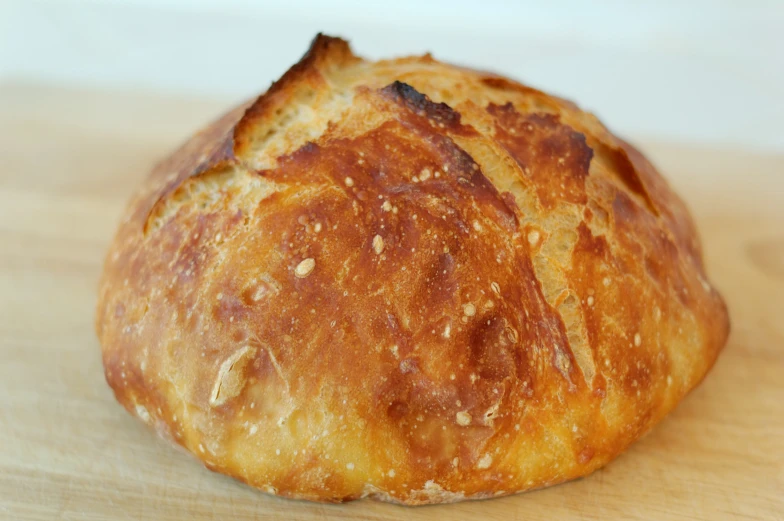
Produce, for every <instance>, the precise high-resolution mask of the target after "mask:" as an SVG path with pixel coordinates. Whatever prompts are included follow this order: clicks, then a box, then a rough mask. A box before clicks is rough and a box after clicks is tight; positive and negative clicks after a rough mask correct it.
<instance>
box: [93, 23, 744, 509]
mask: <svg viewBox="0 0 784 521" xmlns="http://www.w3.org/2000/svg"><path fill="white" fill-rule="evenodd" d="M99 292H100V294H99V302H98V311H97V320H96V325H97V332H98V337H99V339H100V342H101V345H102V352H103V361H104V365H105V370H106V379H107V381H108V383H109V385H110V386H111V387H112V389H113V390H114V392H115V395H116V397H117V399H118V400H119V402H120V403H122V405H123V406H125V408H126V409H128V410H129V411H130V412H131V413H133V414H135V415H136V416H138V417H139V418H140V419H141V420H143V421H144V422H145V423H147V424H148V425H150V426H151V427H152V428H154V429H155V430H157V432H158V433H160V434H161V435H162V436H164V437H166V438H168V439H170V440H172V441H174V442H175V443H177V444H179V445H182V446H183V447H185V448H186V449H187V450H188V451H190V452H191V453H193V454H194V455H195V456H196V457H197V458H199V459H200V460H202V461H203V462H204V464H205V465H206V466H207V467H208V468H209V469H212V470H215V471H218V472H222V473H225V474H228V475H230V476H234V477H235V478H237V479H239V480H242V481H244V482H246V483H248V484H249V485H252V486H254V487H257V488H259V489H261V490H264V491H266V492H269V493H272V494H277V495H281V496H286V497H290V498H299V499H308V500H314V501H330V502H341V501H348V500H353V499H358V498H362V497H371V498H374V499H380V500H384V501H392V502H399V503H405V504H412V505H414V504H425V503H444V502H453V501H461V500H466V499H476V498H487V497H493V496H501V495H506V494H513V493H516V492H520V491H524V490H529V489H534V488H538V487H544V486H547V485H552V484H555V483H560V482H563V481H567V480H570V479H573V478H577V477H580V476H585V475H587V474H589V473H591V472H592V471H594V470H596V469H598V468H599V467H601V466H602V465H604V464H606V463H607V462H608V461H610V460H611V459H613V458H614V457H616V456H617V455H618V454H619V453H621V452H622V451H623V450H625V449H626V448H627V447H628V446H629V445H630V444H631V443H632V442H633V441H635V440H636V439H638V438H639V437H640V436H642V435H643V434H644V433H645V432H646V431H648V430H649V429H651V427H653V426H654V425H655V424H656V423H657V422H659V421H660V420H661V419H662V418H663V417H664V416H665V415H666V414H667V413H668V412H669V411H670V410H671V409H672V408H673V407H675V405H676V404H677V403H678V402H679V401H680V400H681V399H682V398H683V397H684V395H686V393H687V392H689V390H691V389H692V388H693V387H694V386H695V385H697V384H698V383H699V382H700V380H701V379H702V378H703V377H704V376H705V374H706V372H707V371H708V370H709V369H710V367H711V366H712V364H713V363H714V361H715V359H716V357H717V355H718V353H719V351H720V350H721V348H722V346H723V345H724V343H725V340H726V338H727V334H728V331H729V321H728V316H727V310H726V307H725V305H724V303H723V301H722V299H721V297H720V295H719V294H718V293H717V292H716V290H715V289H714V288H713V287H712V285H711V283H710V282H709V280H708V278H707V276H706V274H705V270H704V267H703V261H702V253H701V250H700V244H699V241H698V237H697V232H696V230H695V227H694V224H693V222H692V219H691V218H690V216H689V214H688V212H687V210H686V208H685V206H684V204H683V202H682V201H681V200H680V199H679V198H678V196H677V195H676V194H675V193H673V191H672V190H671V189H670V188H669V186H668V184H667V183H666V182H665V180H664V179H663V178H662V177H661V176H660V175H659V174H658V173H657V171H656V170H655V168H654V167H653V166H652V165H651V163H649V162H648V161H647V160H646V159H645V157H643V155H642V154H640V152H638V151H637V150H636V149H634V148H633V147H632V146H631V145H629V144H628V143H626V142H624V141H623V140H622V139H619V138H618V137H616V136H614V135H613V134H612V133H610V132H609V131H608V130H607V128H605V127H604V126H603V125H602V124H601V123H600V122H599V121H598V120H597V119H596V118H595V117H594V116H592V115H591V114H588V113H586V112H583V111H581V110H580V109H579V108H577V107H576V106H575V105H574V104H572V103H570V102H568V101H565V100H563V99H559V98H556V97H553V96H550V95H547V94H544V93H542V92H540V91H538V90H535V89H532V88H529V87H526V86H524V85H522V84H520V83H517V82H515V81H512V80H510V79H507V78H504V77H502V76H498V75H495V74H490V73H486V72H480V71H476V70H471V69H466V68H461V67H456V66H452V65H447V64H444V63H440V62H438V61H437V60H435V59H433V58H432V57H431V56H429V55H425V56H421V57H411V58H401V59H395V60H386V61H378V62H371V61H366V60H364V59H361V58H358V57H357V56H355V55H354V54H352V52H351V50H350V49H349V46H348V45H347V43H346V42H344V41H343V40H340V39H337V38H330V37H326V36H318V37H317V38H316V39H315V40H314V42H313V44H312V46H311V48H310V50H309V51H308V52H307V54H306V55H305V56H304V57H303V59H302V60H301V61H300V62H299V63H297V64H296V65H294V66H293V67H292V68H291V69H290V70H289V71H288V72H287V73H286V74H285V75H284V76H283V77H282V78H281V79H280V80H279V81H277V82H276V83H274V84H273V85H272V87H271V88H270V89H269V90H268V91H267V92H266V93H265V94H263V95H261V96H260V97H259V98H258V99H255V100H253V101H252V102H250V103H247V104H245V105H243V106H240V107H238V108H237V109H235V110H233V111H231V112H229V113H228V114H227V115H226V116H225V117H223V118H222V119H220V120H219V121H217V122H215V123H214V124H213V125H212V126H210V127H209V128H207V129H206V130H203V131H202V132H200V133H198V134H196V135H195V136H194V137H193V138H192V139H191V140H190V141H188V142H187V143H186V144H185V145H184V146H183V147H182V148H180V149H179V150H178V151H176V152H175V153H174V154H173V155H172V156H171V157H169V158H168V159H166V160H165V161H163V162H161V163H160V164H159V165H158V166H157V167H156V168H155V169H154V171H153V172H152V174H151V175H150V176H149V177H148V178H147V179H146V181H145V182H144V183H143V184H142V186H141V188H140V189H139V191H138V192H137V193H136V195H135V196H134V197H133V198H132V200H131V202H130V205H129V207H128V210H127V213H126V214H125V217H124V219H123V220H122V223H121V225H120V227H119V230H118V232H117V235H116V237H115V239H114V242H113V244H112V246H111V248H110V251H109V254H108V257H107V260H106V264H105V270H104V273H103V277H102V280H101V283H100V290H99Z"/></svg>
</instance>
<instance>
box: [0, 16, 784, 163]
mask: <svg viewBox="0 0 784 521" xmlns="http://www.w3.org/2000/svg"><path fill="white" fill-rule="evenodd" d="M318 31H323V32H325V33H328V34H332V35H337V36H343V37H345V38H347V39H350V40H351V42H352V46H353V48H354V50H355V52H357V53H359V54H361V55H364V56H367V57H370V58H379V57H389V56H395V55H403V54H411V53H415V54H421V53H423V52H425V51H431V52H432V53H433V54H434V56H435V57H436V58H440V59H443V60H447V61H452V62H458V63H461V64H466V65H469V66H473V67H477V68H483V69H488V70H494V71H497V72H501V73H504V74H507V75H510V76H513V77H515V78H517V79H520V80H522V81H524V82H526V83H529V84H531V85H533V86H537V87H540V88H544V89H545V90H549V91H552V92H554V93H558V94H561V95H563V96H565V97H568V98H571V99H573V100H575V101H577V102H578V103H579V104H580V105H581V106H583V107H584V108H586V109H588V110H591V111H593V112H595V113H597V114H598V115H599V116H600V117H601V118H602V119H603V120H604V121H605V123H607V124H608V125H609V126H610V127H612V128H613V129H615V130H617V131H619V132H621V133H622V134H625V135H629V136H633V137H645V138H653V139H665V140H670V141H682V142H688V143H699V144H709V145H718V146H736V147H743V148H751V149H757V150H776V151H782V150H784V1H762V0H746V1H740V0H719V1H698V0H691V1H681V2H677V1H665V0H661V1H658V2H622V1H607V0H600V1H593V2H581V1H561V2H536V3H533V2H515V1H513V0H506V1H505V0H482V1H478V2H477V1H471V2H469V1H465V0H432V1H428V0H381V1H376V2H373V1H371V0H366V1H354V0H330V1H326V2H319V1H315V0H308V1H305V0H302V1H292V2H285V1H280V2H258V1H257V2H253V1H250V0H224V1H221V0H191V1H188V0H157V1H156V0H126V1H121V0H103V1H98V0H94V1H89V0H48V1H47V0H40V1H39V0H0V82H2V81H20V80H21V81H36V82H46V83H50V84H61V85H79V86H86V87H99V88H112V89H117V88H119V89H122V90H124V91H127V90H129V89H131V90H141V91H150V92H165V93H168V94H171V93H176V94H177V95H183V96H189V97H202V98H210V99H214V98H218V99H225V100H226V103H227V106H228V105H229V104H231V102H233V101H237V100H240V99H242V98H245V97H248V96H249V95H251V94H253V93H256V92H259V91H261V90H264V89H265V88H266V87H267V86H268V85H269V83H270V82H271V81H272V80H273V79H275V78H276V77H278V76H279V75H280V74H281V73H282V72H283V71H284V70H285V69H286V68H287V67H288V66H289V65H291V64H292V63H294V62H295V61H296V60H297V59H298V58H299V57H300V55H301V54H302V53H303V52H304V51H305V49H306V48H307V45H308V43H309V41H310V40H311V39H312V37H313V36H314V35H315V33H316V32H318Z"/></svg>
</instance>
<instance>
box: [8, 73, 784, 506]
mask: <svg viewBox="0 0 784 521" xmlns="http://www.w3.org/2000/svg"><path fill="white" fill-rule="evenodd" d="M226 105H227V104H226V103H216V102H212V103H207V102H203V101H202V102H199V101H195V100H186V99H181V98H176V97H168V98H164V97H154V96H143V95H139V94H129V93H118V92H115V93H101V92H87V91H79V90H68V89H54V88H45V87H41V86H35V85H28V84H20V83H15V84H8V83H7V84H4V85H0V519H36V520H51V519H68V520H71V519H72V520H77V519H78V520H98V519H149V520H156V521H159V520H160V521H167V520H173V519H185V520H188V521H197V520H217V519H220V520H223V519H278V518H280V519H293V520H315V519H335V520H339V519H340V520H345V519H371V520H387V519H450V520H461V519H466V520H469V519H470V520H475V519H497V520H514V519H519V520H537V519H542V520H551V519H559V520H562V519H586V520H588V519H601V520H606V519H616V518H617V519H657V520H665V519H710V520H716V519H745V518H749V519H784V156H773V155H764V154H754V153H746V152H741V151H736V150H732V149H731V147H726V148H724V149H721V150H718V149H717V150H707V149H700V148H693V147H687V146H682V145H673V144H664V143H654V142H643V143H642V145H643V149H644V150H645V151H646V152H647V153H648V154H649V155H650V156H651V157H652V158H653V160H654V161H655V162H656V163H658V164H659V166H660V167H661V168H662V169H663V170H664V171H665V172H666V173H667V174H668V176H669V178H670V179H671V181H672V182H673V184H674V185H675V186H676V188H677V189H678V190H679V191H680V192H681V193H682V194H683V195H684V196H685V198H686V199H687V200H688V202H689V203H690V205H691V208H692V210H693V211H694V213H695V215H696V217H697V221H698V223H699V225H700V229H701V232H702V236H703V241H704V244H705V249H706V252H707V263H708V267H709V271H710V273H711V274H712V276H713V279H714V280H715V282H716V283H717V285H718V287H719V288H720V289H721V291H722V292H723V293H724V295H725V297H726V299H727V301H728V303H729V307H730V314H731V317H732V327H733V331H732V336H731V338H730V342H729V345H728V346H727V349H726V350H725V352H724V353H723V354H722V356H721V358H720V359H719V362H718V364H717V365H716V367H715V369H714V370H713V372H712V373H711V374H710V375H709V376H708V378H707V380H706V381H705V382H704V384H703V385H702V386H700V387H699V388H698V389H697V390H696V391H695V392H694V393H693V394H692V395H691V396H689V397H688V398H687V399H686V400H685V401H684V402H683V403H682V404H681V405H680V406H679V407H678V408H677V410H676V411H675V412H674V413H673V414H672V415H670V416H669V417H668V418H667V419H666V420H665V421H664V422H663V423H662V424H661V425H659V426H658V427H657V428H655V429H654V430H653V432H651V433H650V434H649V435H648V436H647V437H645V438H644V439H643V440H641V441H640V442H638V443H637V444H635V445H634V446H633V447H632V448H631V450H629V451H628V453H626V454H625V455H623V456H622V457H620V458H619V459H618V460H616V461H615V462H614V463H612V464H610V465H609V466H608V467H607V468H605V469H604V470H601V471H599V472H596V473H595V474H594V475H592V476H590V477H588V478H585V479H582V480H579V481H576V482H572V483H568V484H565V485H561V486H557V487H553V488H550V489H546V490H542V491H538V492H533V493H528V494H523V495H518V496H514V497H507V498H501V499H493V500H488V501H480V502H473V503H463V504H457V505H450V506H440V507H421V508H416V509H411V508H408V509H406V508H403V507H396V506H392V505H386V504H380V503H374V502H369V501H361V502H356V503H352V504H348V505H342V506H336V505H317V504H308V503H303V502H294V501H287V500H281V499H276V498H272V497H268V496H266V495H264V494H261V493H259V492H256V491H254V490H252V489H250V488H248V487H246V486H243V485H241V484H239V483H237V482H235V481H233V480H231V479H228V478H225V477H222V476H219V475H217V474H213V473H211V472H209V471H207V470H206V469H204V468H203V467H202V466H201V465H200V464H198V463H197V462H196V461H195V460H193V459H191V458H190V457H189V456H187V455H185V454H183V453H182V452H180V451H176V450H173V449H172V447H171V446H169V445H168V444H166V443H164V442H162V441H160V440H159V439H157V438H156V436H155V435H154V434H153V433H152V432H150V431H149V430H147V428H146V427H144V426H143V425H142V424H141V423H140V422H138V421H136V420H134V419H132V418H131V417H130V416H129V415H128V414H127V413H126V412H125V411H124V410H123V409H122V408H121V407H120V406H119V405H117V404H116V403H115V402H114V399H113V397H112V395H111V393H110V391H109V389H108V387H107V386H106V384H105V383H104V380H103V373H102V367H101V361H100V356H99V349H98V343H97V341H96V339H95V336H94V334H93V328H92V321H93V307H94V303H95V287H96V280H97V276H98V273H99V269H100V266H101V262H102V259H103V254H104V250H105V248H106V246H107V242H108V240H109V239H110V237H111V234H112V232H113V230H114V227H115V223H116V220H117V218H118V215H119V212H120V210H121V208H122V206H123V204H124V203H125V200H126V198H127V196H128V194H129V193H130V191H131V190H132V188H133V187H134V186H135V185H136V184H137V183H138V182H139V180H140V178H141V176H143V175H144V174H145V172H146V171H147V170H148V168H149V167H150V166H151V164H152V163H153V161H154V160H156V159H158V158H160V157H161V156H162V155H163V154H164V153H165V152H167V151H168V150H170V149H171V148H172V147H173V146H175V145H176V144H178V142H179V141H181V140H182V139H184V138H185V136H187V135H188V133H190V131H192V130H193V129H195V128H197V127H198V126H200V125H201V124H203V123H204V122H206V121H207V120H208V119H210V118H211V117H213V116H215V115H216V114H218V113H219V112H220V111H221V110H222V109H223V108H224V106H226Z"/></svg>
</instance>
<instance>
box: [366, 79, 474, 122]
mask: <svg viewBox="0 0 784 521" xmlns="http://www.w3.org/2000/svg"><path fill="white" fill-rule="evenodd" d="M381 92H382V94H384V95H385V96H388V97H389V98H390V99H392V100H393V101H395V102H396V103H399V104H401V105H403V106H404V107H406V108H407V109H408V110H410V111H412V112H415V113H416V114H417V115H419V116H424V117H426V118H428V119H431V120H433V121H434V122H435V123H436V124H438V125H439V126H440V127H442V128H444V127H446V128H449V129H450V130H454V129H457V128H459V127H460V113H459V112H456V111H455V110H453V109H452V107H450V106H449V105H447V104H446V103H435V102H433V101H431V100H430V98H428V97H427V96H425V95H424V94H422V93H421V92H419V91H417V90H416V89H415V88H414V87H412V86H411V85H409V84H407V83H403V82H402V81H396V82H394V83H392V84H390V85H387V86H386V87H384V88H383V89H381Z"/></svg>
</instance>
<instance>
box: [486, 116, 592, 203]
mask: <svg viewBox="0 0 784 521" xmlns="http://www.w3.org/2000/svg"><path fill="white" fill-rule="evenodd" d="M487 112H488V113H490V115H491V116H493V118H494V119H495V138H496V139H497V140H498V142H499V143H500V144H501V145H502V146H503V147H504V149H505V150H506V151H507V152H508V153H509V155H510V156H512V158H513V159H514V160H515V161H516V162H517V164H518V165H519V166H520V168H521V170H522V172H523V174H524V176H525V177H527V178H528V179H530V180H531V183H532V184H533V185H534V186H535V188H536V193H537V196H538V198H539V202H540V204H541V205H542V207H544V208H545V209H552V208H554V207H555V205H556V204H557V203H558V202H559V201H565V202H568V203H574V204H586V203H587V202H588V196H587V195H586V192H585V178H586V177H588V173H589V168H590V165H591V159H592V158H593V150H592V149H591V147H589V146H588V144H587V143H586V139H585V135H583V134H581V133H580V132H577V131H576V130H574V129H573V128H571V127H569V126H567V125H564V124H562V123H560V118H559V117H558V116H557V115H553V114H528V115H525V116H523V115H522V114H520V113H519V112H517V110H516V109H515V108H514V106H513V105H512V104H511V103H507V104H506V105H500V106H499V105H495V104H493V103H491V104H490V105H488V107H487Z"/></svg>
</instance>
